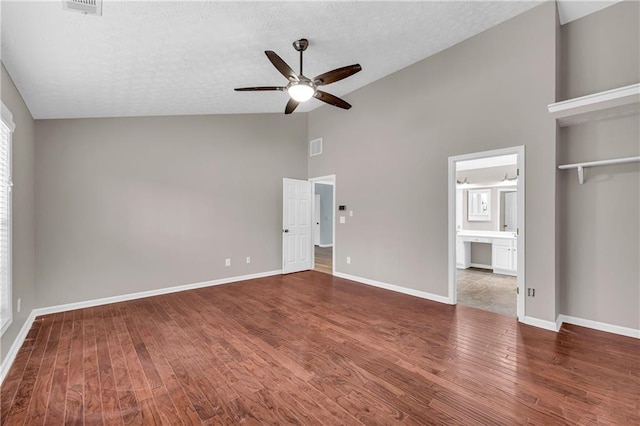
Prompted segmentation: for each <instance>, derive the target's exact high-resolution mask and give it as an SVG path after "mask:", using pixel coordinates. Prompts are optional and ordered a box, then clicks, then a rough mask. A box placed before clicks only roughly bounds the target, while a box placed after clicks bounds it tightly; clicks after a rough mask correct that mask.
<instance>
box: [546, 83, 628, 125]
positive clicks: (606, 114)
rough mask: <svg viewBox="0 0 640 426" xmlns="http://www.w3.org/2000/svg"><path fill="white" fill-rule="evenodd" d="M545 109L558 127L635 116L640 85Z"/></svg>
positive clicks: (620, 88)
mask: <svg viewBox="0 0 640 426" xmlns="http://www.w3.org/2000/svg"><path fill="white" fill-rule="evenodd" d="M547 109H548V110H549V114H550V115H551V117H553V118H555V119H556V120H557V122H558V124H559V125H560V127H567V126H572V125H575V124H580V123H583V122H586V121H594V120H601V119H607V118H613V117H625V116H629V115H637V114H638V113H639V112H640V83H636V84H631V85H629V86H624V87H618V88H615V89H611V90H605V91H604V92H599V93H593V94H591V95H586V96H581V97H579V98H574V99H568V100H566V101H561V102H556V103H553V104H549V105H547Z"/></svg>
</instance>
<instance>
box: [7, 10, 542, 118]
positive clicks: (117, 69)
mask: <svg viewBox="0 0 640 426" xmlns="http://www.w3.org/2000/svg"><path fill="white" fill-rule="evenodd" d="M537 4H539V2H523V1H496V2H487V1H455V2H342V1H333V2H284V3H282V2H279V3H275V2H194V1H189V2H174V1H171V2H169V1H138V2H119V1H110V0H105V2H104V4H103V7H102V16H100V17H98V16H85V15H82V14H79V13H75V12H68V11H63V9H62V2H61V1H45V2H34V1H19V2H13V1H7V0H2V3H1V6H2V34H1V35H2V40H1V57H2V61H3V63H4V64H5V66H6V68H7V70H8V71H9V74H10V75H11V76H12V78H13V79H14V81H15V83H16V86H17V87H18V89H19V90H20V93H21V94H22V95H23V97H24V99H25V101H26V103H27V105H28V107H29V109H30V110H31V113H32V114H33V116H34V118H74V117H119V116H149V115H182V114H230V113H262V112H282V111H283V110H284V106H285V104H286V101H287V99H288V98H287V95H286V94H285V93H281V92H253V93H247V92H243V93H239V92H234V91H233V88H234V87H241V86H253V85H284V84H285V83H286V80H285V79H284V77H282V76H281V75H280V74H279V73H278V72H277V71H276V70H275V68H273V66H272V65H271V63H270V62H269V61H268V60H267V58H266V56H265V55H264V53H263V52H264V51H265V50H274V51H275V52H276V53H278V54H279V55H280V56H281V57H282V58H283V59H284V60H285V61H286V62H287V63H289V65H290V66H291V67H292V68H294V70H297V69H298V56H297V52H296V51H295V50H294V49H293V47H292V46H291V43H292V42H293V41H294V40H296V39H298V38H301V37H305V38H307V39H309V41H310V46H309V49H308V50H307V51H306V52H305V64H304V65H305V66H304V68H305V75H307V76H314V75H317V74H320V73H322V72H325V71H328V70H331V69H334V68H337V67H341V66H344V65H349V64H352V63H360V64H361V65H362V67H363V71H361V72H360V73H358V74H356V75H355V76H353V77H350V78H348V79H346V80H343V81H341V82H338V83H334V84H332V85H330V86H326V91H328V92H330V93H333V94H335V95H337V96H344V95H347V94H348V93H349V92H351V91H353V90H355V89H357V88H360V87H362V86H364V85H366V84H368V83H371V82H373V81H375V80H378V79H380V78H382V77H384V76H386V75H389V74H391V73H393V72H394V71H397V70H399V69H401V68H404V67H406V66H408V65H410V64H412V63H415V62H417V61H419V60H421V59H423V58H426V57H428V56H430V55H433V54H434V53H437V52H439V51H441V50H444V49H446V48H448V47H450V46H452V45H454V44H456V43H458V42H460V41H462V40H464V39H467V38H469V37H472V36H473V35H475V34H478V33H479V32H482V31H484V30H486V29H488V28H490V27H492V26H495V25H497V24H499V23H500V22H503V21H505V20H507V19H509V18H511V17H513V16H515V15H517V14H520V13H522V12H524V11H526V10H528V9H530V8H532V7H534V6H536V5H537ZM346 99H347V100H348V96H346ZM320 105H323V104H322V103H321V102H320V101H318V100H315V99H312V100H311V101H309V102H307V103H306V104H303V105H301V106H300V107H299V108H298V109H297V110H296V111H297V112H298V111H310V110H312V109H314V108H317V107H318V106H320ZM356 107H357V105H354V108H356Z"/></svg>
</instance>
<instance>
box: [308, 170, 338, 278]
mask: <svg viewBox="0 0 640 426" xmlns="http://www.w3.org/2000/svg"><path fill="white" fill-rule="evenodd" d="M309 181H311V183H312V187H313V204H314V205H313V222H312V224H313V262H312V265H313V267H312V269H313V270H315V271H318V272H323V273H326V274H332V275H333V272H334V266H333V265H334V259H335V256H334V250H335V226H334V225H335V182H336V179H335V175H331V176H322V177H317V178H311V179H309Z"/></svg>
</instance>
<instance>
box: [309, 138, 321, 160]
mask: <svg viewBox="0 0 640 426" xmlns="http://www.w3.org/2000/svg"><path fill="white" fill-rule="evenodd" d="M320 154H322V138H320V139H314V140H312V141H311V142H309V157H313V156H314V155H320Z"/></svg>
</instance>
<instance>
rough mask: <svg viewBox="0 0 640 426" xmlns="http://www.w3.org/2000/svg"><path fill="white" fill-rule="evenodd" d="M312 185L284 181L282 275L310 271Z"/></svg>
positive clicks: (298, 181)
mask: <svg viewBox="0 0 640 426" xmlns="http://www.w3.org/2000/svg"><path fill="white" fill-rule="evenodd" d="M311 185H312V184H311V182H309V181H306V180H298V179H288V178H284V179H282V273H283V274H288V273H291V272H298V271H306V270H308V269H311V248H312V245H311Z"/></svg>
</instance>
